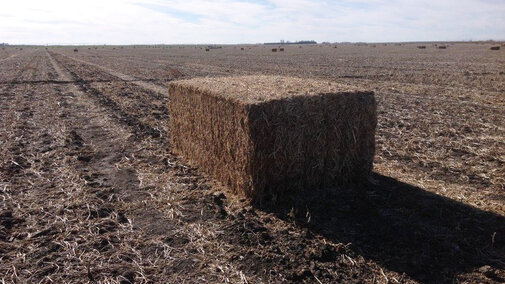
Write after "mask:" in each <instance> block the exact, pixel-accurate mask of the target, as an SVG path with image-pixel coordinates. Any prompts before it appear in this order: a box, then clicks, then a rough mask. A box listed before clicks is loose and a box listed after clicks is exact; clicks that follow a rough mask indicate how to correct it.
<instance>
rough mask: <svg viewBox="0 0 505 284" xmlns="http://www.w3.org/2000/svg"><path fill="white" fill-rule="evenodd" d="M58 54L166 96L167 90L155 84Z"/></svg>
mask: <svg viewBox="0 0 505 284" xmlns="http://www.w3.org/2000/svg"><path fill="white" fill-rule="evenodd" d="M58 54H59V55H61V56H64V57H66V58H68V59H70V60H73V61H76V62H80V63H83V64H86V65H90V66H93V67H96V68H98V69H100V70H102V71H104V72H106V73H108V74H109V75H112V76H114V77H117V78H119V79H121V80H123V81H128V82H131V83H133V84H135V85H137V86H140V87H142V88H144V89H147V90H150V91H153V92H156V93H160V94H163V95H168V88H166V87H164V86H159V85H156V84H152V83H149V82H146V81H145V80H139V79H137V78H135V77H133V76H130V75H126V74H123V73H120V72H117V71H115V70H112V69H109V68H106V67H103V66H100V65H98V64H94V63H91V62H87V61H84V60H80V59H77V58H74V57H71V56H68V55H65V54H62V53H58Z"/></svg>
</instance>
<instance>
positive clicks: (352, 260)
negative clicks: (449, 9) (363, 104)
mask: <svg viewBox="0 0 505 284" xmlns="http://www.w3.org/2000/svg"><path fill="white" fill-rule="evenodd" d="M417 45H419V44H403V45H394V44H388V45H384V44H377V45H375V46H371V45H351V44H348V45H338V47H337V48H333V47H332V46H325V45H314V46H308V45H307V46H306V45H304V46H302V47H301V48H300V47H299V46H297V45H293V46H286V47H285V51H284V52H277V53H272V52H271V47H269V46H254V45H251V46H225V47H223V48H222V49H212V50H210V51H209V52H206V51H205V48H204V47H202V48H201V47H199V46H171V47H135V48H134V47H124V48H119V47H117V48H115V49H113V48H112V47H97V48H96V49H95V48H94V47H79V48H78V52H74V51H73V50H74V47H71V48H70V47H68V48H64V47H61V48H48V49H46V48H31V47H24V48H23V50H20V49H16V48H15V47H7V48H6V49H1V50H0V98H1V103H0V117H1V120H0V137H1V138H0V281H2V282H5V283H35V282H37V283H50V282H55V283H69V282H74V283H75V282H77V283H227V282H229V283H503V282H505V72H504V70H505V56H504V52H505V51H504V50H499V51H491V50H489V45H488V44H482V43H471V44H470V43H467V44H463V43H457V44H449V45H447V48H446V49H438V48H437V47H436V46H434V45H433V44H431V43H426V44H423V45H425V46H426V49H418V48H417ZM241 48H243V50H242V49H241ZM239 74H240V75H244V74H275V75H293V76H298V77H304V78H322V79H327V80H334V81H336V82H338V83H344V84H350V85H354V86H357V87H364V88H366V89H370V90H373V91H375V93H376V98H377V101H378V111H379V112H378V115H379V125H378V129H377V136H376V139H377V152H376V157H375V165H374V171H375V173H374V176H373V179H371V180H368V181H363V182H362V183H359V184H353V185H348V186H343V187H339V188H333V189H326V190H314V189H310V188H307V189H306V190H304V191H303V192H299V193H297V194H294V195H291V196H277V197H275V198H271V199H268V200H267V199H265V200H262V201H261V202H259V203H258V204H252V205H251V204H248V203H247V202H246V201H245V200H244V199H241V198H240V197H239V196H236V195H234V194H232V193H231V192H230V191H229V190H228V189H227V188H225V187H223V186H221V185H220V184H219V183H217V182H215V181H213V180H211V179H209V178H208V177H206V176H204V175H203V174H201V173H200V172H199V170H198V169H197V168H192V167H190V166H188V165H187V164H186V163H185V162H184V161H182V160H181V159H180V158H178V157H177V156H175V155H174V154H173V153H172V152H171V146H170V144H169V142H168V141H169V139H168V137H169V135H170V132H169V131H168V128H167V121H168V119H170V113H168V111H167V102H168V100H169V94H168V93H167V88H166V85H167V84H168V82H170V81H172V80H177V79H185V78H193V77H200V76H223V75H239Z"/></svg>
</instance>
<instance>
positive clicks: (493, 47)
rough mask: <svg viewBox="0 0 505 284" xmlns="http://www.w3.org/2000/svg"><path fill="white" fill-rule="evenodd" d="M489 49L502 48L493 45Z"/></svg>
mask: <svg viewBox="0 0 505 284" xmlns="http://www.w3.org/2000/svg"><path fill="white" fill-rule="evenodd" d="M489 50H500V47H499V46H491V47H490V48H489Z"/></svg>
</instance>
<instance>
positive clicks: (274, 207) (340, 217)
mask: <svg viewBox="0 0 505 284" xmlns="http://www.w3.org/2000/svg"><path fill="white" fill-rule="evenodd" d="M256 206H257V207H258V208H259V209H261V210H264V211H267V212H270V213H274V214H275V215H277V216H278V217H279V218H281V219H285V220H292V219H294V220H295V221H296V222H297V224H298V225H299V226H302V227H306V228H308V229H309V230H310V231H312V232H313V233H317V234H321V235H322V236H324V237H326V238H328V239H330V240H332V241H334V242H339V243H352V248H353V250H355V251H356V252H357V253H359V254H361V255H362V256H363V257H365V258H367V259H372V260H374V261H376V262H377V263H379V264H381V265H383V266H384V267H387V268H388V269H390V270H393V271H396V272H399V273H405V274H407V275H408V276H410V277H412V278H413V279H415V280H418V281H422V282H430V283H445V282H452V281H453V280H454V277H455V275H457V274H459V273H463V272H470V271H472V270H474V269H475V268H478V267H481V266H484V265H488V266H491V267H492V268H498V269H503V268H504V265H505V218H504V217H503V216H500V215H497V214H494V213H490V212H486V211H483V210H480V209H477V208H474V207H472V206H469V205H466V204H464V203H461V202H457V201H454V200H451V199H449V198H445V197H442V196H439V195H436V194H433V193H430V192H427V191H425V190H423V189H421V188H419V187H415V186H413V185H409V184H406V183H403V182H400V181H398V180H396V179H394V178H390V177H386V176H382V175H379V174H376V173H374V175H373V182H364V183H362V184H356V185H352V186H345V187H338V188H332V189H331V190H311V189H307V190H304V191H303V192H298V193H297V194H295V195H290V196H269V197H265V198H264V199H263V200H261V201H259V202H258V203H257V204H256ZM500 279H501V278H500ZM503 280H504V281H505V279H503Z"/></svg>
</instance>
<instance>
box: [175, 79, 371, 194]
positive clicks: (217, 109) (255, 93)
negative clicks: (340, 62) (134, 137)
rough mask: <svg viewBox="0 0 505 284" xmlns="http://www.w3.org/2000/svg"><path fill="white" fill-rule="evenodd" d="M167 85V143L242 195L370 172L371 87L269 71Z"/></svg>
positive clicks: (333, 181) (318, 184)
mask: <svg viewBox="0 0 505 284" xmlns="http://www.w3.org/2000/svg"><path fill="white" fill-rule="evenodd" d="M169 92H170V104H169V110H170V113H171V117H170V130H171V136H170V137H171V142H172V145H173V149H174V151H175V152H176V153H178V154H180V155H181V156H183V157H184V158H185V159H186V160H187V161H189V162H190V163H192V164H193V165H195V166H199V167H200V169H201V170H203V171H204V172H207V173H208V174H210V175H212V176H213V177H214V178H216V179H217V180H219V181H221V182H223V183H225V184H227V185H228V186H230V187H231V188H232V189H233V190H234V191H236V192H238V193H241V194H243V195H245V196H246V197H249V198H257V197H259V196H261V195H262V194H264V193H266V192H280V191H283V192H285V191H294V190H298V189H302V188H304V189H310V188H319V187H328V186H332V185H336V184H342V183H346V182H352V181H356V180H359V179H362V178H366V177H368V176H369V174H370V173H371V170H372V162H373V156H374V152H375V127H376V123H377V121H376V105H375V99H374V96H373V93H372V92H366V91H362V90H357V89H354V88H349V87H345V86H342V85H338V84H335V83H329V82H322V81H314V80H309V79H299V78H289V77H275V76H242V77H227V78H200V79H192V80H184V81H178V82H173V83H171V84H170V87H169Z"/></svg>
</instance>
